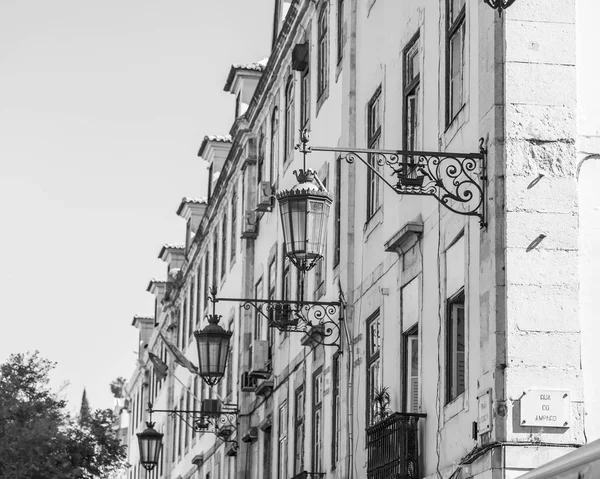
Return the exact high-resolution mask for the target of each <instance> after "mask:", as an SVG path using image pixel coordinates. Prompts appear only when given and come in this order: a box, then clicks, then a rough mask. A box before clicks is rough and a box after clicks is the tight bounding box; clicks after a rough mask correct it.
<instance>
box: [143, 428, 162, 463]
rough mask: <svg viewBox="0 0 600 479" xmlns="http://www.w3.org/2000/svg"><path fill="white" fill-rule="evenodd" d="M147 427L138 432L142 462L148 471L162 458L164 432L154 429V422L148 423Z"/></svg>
mask: <svg viewBox="0 0 600 479" xmlns="http://www.w3.org/2000/svg"><path fill="white" fill-rule="evenodd" d="M146 426H147V429H146V430H145V431H144V432H140V433H138V435H137V437H138V444H139V447H140V463H141V464H142V466H143V467H144V469H146V470H147V471H151V470H152V469H154V466H156V465H157V464H158V460H159V458H160V451H161V449H162V438H163V434H161V433H160V432H158V431H157V430H156V429H154V423H153V422H147V423H146Z"/></svg>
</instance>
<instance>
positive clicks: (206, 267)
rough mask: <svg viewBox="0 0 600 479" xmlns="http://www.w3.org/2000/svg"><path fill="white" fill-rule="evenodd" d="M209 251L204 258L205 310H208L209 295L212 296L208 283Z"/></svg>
mask: <svg viewBox="0 0 600 479" xmlns="http://www.w3.org/2000/svg"><path fill="white" fill-rule="evenodd" d="M208 263H209V260H208V251H207V252H206V256H204V275H203V276H202V277H203V278H204V279H203V281H204V309H206V308H207V307H208V300H207V298H208V295H209V294H210V291H209V289H208V288H209V286H208V285H209V284H210V283H209V281H208Z"/></svg>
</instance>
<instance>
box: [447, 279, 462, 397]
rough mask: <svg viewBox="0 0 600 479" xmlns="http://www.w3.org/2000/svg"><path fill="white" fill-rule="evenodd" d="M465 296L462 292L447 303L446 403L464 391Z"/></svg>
mask: <svg viewBox="0 0 600 479" xmlns="http://www.w3.org/2000/svg"><path fill="white" fill-rule="evenodd" d="M465 332H466V328H465V295H464V290H463V291H461V292H459V293H458V294H456V295H455V296H454V297H452V298H450V299H449V300H448V302H447V316H446V352H447V354H446V402H447V403H449V402H450V401H452V400H453V399H455V398H457V397H458V396H460V395H461V394H462V393H463V392H464V391H465V372H466V371H465Z"/></svg>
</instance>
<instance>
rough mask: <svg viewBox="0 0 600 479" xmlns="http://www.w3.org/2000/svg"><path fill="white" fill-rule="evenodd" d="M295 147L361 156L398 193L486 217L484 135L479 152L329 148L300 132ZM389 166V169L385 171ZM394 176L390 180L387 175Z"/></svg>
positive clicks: (351, 157) (305, 151)
mask: <svg viewBox="0 0 600 479" xmlns="http://www.w3.org/2000/svg"><path fill="white" fill-rule="evenodd" d="M301 140H302V145H298V149H299V151H300V152H301V153H303V154H304V155H305V156H306V154H309V153H311V152H313V151H323V152H335V153H339V154H341V156H342V158H343V159H345V160H346V161H347V162H348V163H354V162H355V161H356V160H360V161H361V162H362V163H364V164H365V165H366V166H367V168H369V169H370V170H371V171H372V172H373V174H375V175H377V176H378V177H379V178H380V179H381V180H382V181H383V182H384V183H385V184H387V185H388V186H389V187H390V188H392V189H393V190H394V191H395V192H396V193H397V194H399V195H426V196H433V197H434V198H436V199H437V200H438V201H439V202H440V203H441V204H442V205H443V206H445V207H446V208H448V209H449V210H451V211H453V212H455V213H458V214H461V215H465V216H475V217H477V218H479V224H480V226H481V227H482V228H484V227H485V226H487V224H486V217H485V187H486V181H487V178H486V169H485V166H486V165H485V159H486V154H487V150H486V149H485V147H484V145H483V139H481V140H480V143H479V153H445V152H430V151H405V150H373V149H367V148H342V147H336V148H330V147H320V146H308V140H309V135H308V132H306V131H304V132H303V133H302V135H301ZM384 167H387V168H388V172H387V174H386V172H385V171H384ZM390 175H391V176H392V177H394V178H395V179H393V180H390V179H389V176H390Z"/></svg>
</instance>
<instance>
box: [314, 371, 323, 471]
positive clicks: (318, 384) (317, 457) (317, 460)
mask: <svg viewBox="0 0 600 479" xmlns="http://www.w3.org/2000/svg"><path fill="white" fill-rule="evenodd" d="M323 386H324V384H323V368H322V367H320V368H318V369H317V370H316V371H315V372H314V373H313V377H312V419H313V420H312V445H313V447H312V458H311V467H312V471H313V472H316V473H319V472H325V471H324V468H323V394H324V387H323ZM317 421H318V422H319V424H320V428H318V430H317Z"/></svg>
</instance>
